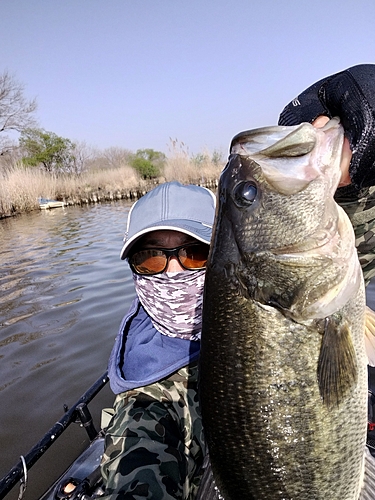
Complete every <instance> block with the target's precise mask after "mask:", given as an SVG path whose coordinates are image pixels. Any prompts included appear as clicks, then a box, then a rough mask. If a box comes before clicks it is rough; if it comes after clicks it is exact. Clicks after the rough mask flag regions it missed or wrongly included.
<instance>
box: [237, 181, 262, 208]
mask: <svg viewBox="0 0 375 500" xmlns="http://www.w3.org/2000/svg"><path fill="white" fill-rule="evenodd" d="M257 193H258V188H257V187H256V184H255V183H254V182H253V181H245V182H240V183H239V184H237V186H236V187H235V188H234V193H233V194H234V201H235V203H236V205H237V206H239V207H244V208H245V207H249V206H251V205H252V204H253V203H254V200H255V198H256V196H257Z"/></svg>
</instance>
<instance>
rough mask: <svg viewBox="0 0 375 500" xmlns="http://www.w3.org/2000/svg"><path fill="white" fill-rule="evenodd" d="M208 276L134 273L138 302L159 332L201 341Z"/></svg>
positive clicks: (187, 273) (189, 272) (169, 335)
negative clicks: (205, 285) (204, 287)
mask: <svg viewBox="0 0 375 500" xmlns="http://www.w3.org/2000/svg"><path fill="white" fill-rule="evenodd" d="M205 273H206V270H205V269H201V270H199V271H183V272H173V273H162V274H156V275H153V276H140V275H138V274H133V279H134V285H135V289H136V292H137V294H138V297H139V300H140V301H141V304H142V306H143V307H144V309H145V310H146V312H147V314H148V315H149V316H150V318H151V321H152V324H153V325H154V327H155V328H156V329H157V330H158V331H159V332H160V333H162V334H163V335H166V336H168V337H178V338H181V339H186V340H199V339H200V334H201V329H202V303H203V286H204V278H205Z"/></svg>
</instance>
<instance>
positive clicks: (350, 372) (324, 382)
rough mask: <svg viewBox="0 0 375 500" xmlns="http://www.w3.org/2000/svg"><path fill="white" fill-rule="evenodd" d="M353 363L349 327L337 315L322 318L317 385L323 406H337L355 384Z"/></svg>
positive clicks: (353, 353) (355, 364)
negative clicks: (322, 329) (322, 330)
mask: <svg viewBox="0 0 375 500" xmlns="http://www.w3.org/2000/svg"><path fill="white" fill-rule="evenodd" d="M357 374H358V370H357V360H356V354H355V350H354V346H353V342H352V338H351V333H350V325H349V323H348V321H347V320H343V319H342V318H341V316H340V315H339V314H334V315H332V316H329V317H327V318H326V319H325V326H324V333H323V338H322V344H321V348H320V354H319V361H318V383H319V390H320V395H321V397H322V399H323V403H324V404H325V405H326V406H328V407H333V406H338V405H340V403H341V402H342V401H343V399H344V398H345V397H346V396H347V395H348V394H349V393H350V391H351V390H352V389H353V387H354V386H355V384H356V382H357Z"/></svg>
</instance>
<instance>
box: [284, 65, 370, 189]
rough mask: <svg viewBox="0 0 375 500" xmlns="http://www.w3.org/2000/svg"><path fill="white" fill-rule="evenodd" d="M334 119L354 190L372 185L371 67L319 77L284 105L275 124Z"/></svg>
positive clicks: (363, 66) (295, 123) (356, 67)
mask: <svg viewBox="0 0 375 500" xmlns="http://www.w3.org/2000/svg"><path fill="white" fill-rule="evenodd" d="M319 115H326V116H328V117H329V118H332V117H334V116H338V117H339V118H340V120H341V123H342V126H343V127H344V130H345V135H346V137H347V138H348V139H349V143H350V149H351V150H352V152H353V156H352V159H351V162H350V167H349V174H350V178H351V181H352V184H353V185H354V187H355V188H356V189H361V188H363V187H368V186H373V185H375V64H360V65H358V66H353V67H352V68H348V69H346V70H344V71H341V72H340V73H336V74H334V75H332V76H328V77H327V78H323V79H322V80H320V81H319V82H317V83H314V85H311V87H309V88H308V89H307V90H305V91H304V92H302V94H300V95H299V96H298V97H297V98H296V99H293V101H291V102H290V103H289V104H288V105H287V106H285V108H284V110H283V111H282V113H281V115H280V117H279V125H298V124H299V123H302V122H310V123H311V122H312V121H313V120H315V118H316V117H317V116H319Z"/></svg>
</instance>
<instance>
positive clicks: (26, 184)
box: [0, 150, 223, 217]
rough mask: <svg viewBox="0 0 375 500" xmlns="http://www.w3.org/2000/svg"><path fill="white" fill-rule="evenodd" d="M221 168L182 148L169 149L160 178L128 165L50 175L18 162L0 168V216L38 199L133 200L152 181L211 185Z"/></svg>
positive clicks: (76, 201)
mask: <svg viewBox="0 0 375 500" xmlns="http://www.w3.org/2000/svg"><path fill="white" fill-rule="evenodd" d="M222 168H223V164H222V162H221V163H220V162H213V161H211V160H210V159H209V155H208V154H204V155H199V157H198V159H197V158H190V157H189V155H188V154H187V152H186V151H183V150H180V151H177V150H175V151H173V154H171V156H170V157H169V158H167V161H166V164H165V166H164V169H163V175H162V177H160V178H158V179H152V180H144V179H141V178H140V176H139V175H138V174H137V172H136V171H135V170H134V169H133V168H132V167H130V166H128V165H123V166H121V167H119V168H103V169H96V170H88V171H86V172H84V173H82V174H80V175H61V174H51V173H48V172H45V171H43V170H41V169H38V168H35V167H34V168H25V167H24V166H23V165H21V164H15V165H13V166H12V167H10V168H8V169H6V170H3V171H0V217H7V216H11V215H15V214H17V213H21V212H29V211H32V210H36V209H39V199H40V198H48V199H53V200H58V201H64V202H65V203H67V204H72V205H73V204H85V203H96V202H100V201H106V200H117V199H124V198H126V199H136V198H138V197H140V196H142V195H143V194H145V193H146V192H147V191H149V190H150V189H152V188H153V187H154V186H155V185H156V184H159V183H162V182H166V181H172V180H177V181H179V182H181V183H184V184H188V183H193V184H200V185H207V186H208V187H212V188H214V187H215V186H216V185H217V179H218V177H219V175H220V172H221V170H222Z"/></svg>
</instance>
